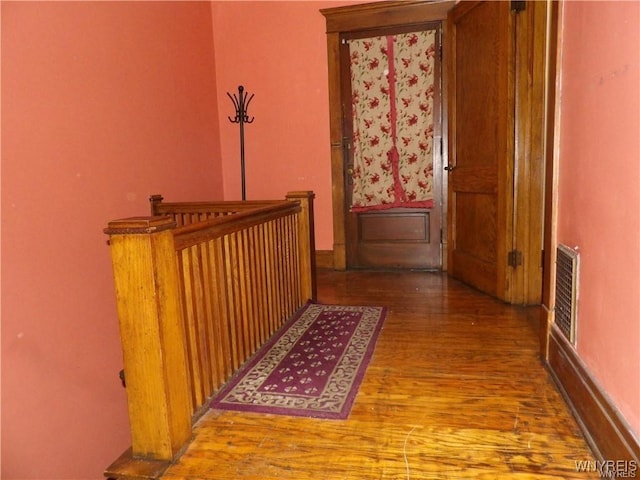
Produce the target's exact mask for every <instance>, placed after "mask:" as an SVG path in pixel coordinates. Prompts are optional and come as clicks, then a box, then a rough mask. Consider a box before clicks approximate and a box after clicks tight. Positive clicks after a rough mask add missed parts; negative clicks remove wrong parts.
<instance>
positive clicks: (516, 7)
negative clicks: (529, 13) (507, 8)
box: [511, 0, 527, 13]
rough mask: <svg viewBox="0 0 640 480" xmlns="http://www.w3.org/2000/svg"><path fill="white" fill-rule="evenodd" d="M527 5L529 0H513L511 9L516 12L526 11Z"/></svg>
mask: <svg viewBox="0 0 640 480" xmlns="http://www.w3.org/2000/svg"><path fill="white" fill-rule="evenodd" d="M526 6H527V2H526V1H525V0H511V11H512V12H515V13H520V12H524V9H525V8H526Z"/></svg>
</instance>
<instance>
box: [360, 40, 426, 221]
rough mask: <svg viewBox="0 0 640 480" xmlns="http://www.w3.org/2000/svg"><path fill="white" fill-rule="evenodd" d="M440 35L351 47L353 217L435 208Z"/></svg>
mask: <svg viewBox="0 0 640 480" xmlns="http://www.w3.org/2000/svg"><path fill="white" fill-rule="evenodd" d="M435 40H436V37H435V30H426V31H422V32H412V33H406V34H399V35H393V36H381V37H373V38H365V39H358V40H350V41H349V51H350V63H351V89H352V95H353V96H352V105H353V162H354V166H353V182H354V183H353V194H352V205H351V211H354V212H358V211H367V210H375V209H386V208H393V207H422V208H431V207H432V206H433V98H434V94H435V86H434V66H435V54H436V43H435Z"/></svg>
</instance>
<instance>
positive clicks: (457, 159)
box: [445, 1, 514, 301]
mask: <svg viewBox="0 0 640 480" xmlns="http://www.w3.org/2000/svg"><path fill="white" fill-rule="evenodd" d="M512 18H513V17H512V13H511V11H510V2H483V1H478V2H462V3H460V4H458V5H457V6H456V7H455V8H454V9H453V10H452V11H451V12H450V14H449V31H450V39H451V41H450V52H449V54H450V60H451V62H450V70H449V88H450V92H451V94H450V97H449V98H450V104H449V120H450V122H449V140H450V144H449V145H450V150H449V162H450V163H449V164H448V165H447V166H446V167H445V168H446V170H447V171H448V175H449V182H448V184H449V202H450V203H449V220H448V222H449V262H448V268H449V272H450V274H451V275H452V276H453V277H455V278H458V279H460V280H462V281H464V282H465V283H468V284H470V285H473V286H475V287H476V288H478V289H479V290H481V291H483V292H486V293H488V294H490V295H493V296H495V297H498V298H500V299H502V300H506V301H509V300H510V298H509V297H510V282H509V275H510V269H509V267H508V264H507V261H508V255H509V251H510V248H511V245H512V235H513V193H514V192H513V162H514V115H513V111H514V110H513V108H514V107H513V105H514V85H513V82H514V77H513V65H514V44H513V42H514V35H513V25H512V23H513V22H512Z"/></svg>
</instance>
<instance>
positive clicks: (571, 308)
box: [555, 245, 580, 345]
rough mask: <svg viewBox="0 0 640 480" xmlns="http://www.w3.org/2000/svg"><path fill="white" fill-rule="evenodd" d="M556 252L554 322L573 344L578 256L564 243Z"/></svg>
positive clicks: (574, 337) (574, 338) (574, 339)
mask: <svg viewBox="0 0 640 480" xmlns="http://www.w3.org/2000/svg"><path fill="white" fill-rule="evenodd" d="M557 254H558V255H557V260H556V267H557V269H556V309H555V323H556V325H557V326H558V328H559V329H560V331H561V332H562V333H563V334H564V336H565V337H567V340H569V342H571V343H572V344H574V345H575V343H576V313H577V312H576V307H577V300H578V267H579V260H580V256H579V255H578V252H576V251H575V250H574V249H572V248H569V247H567V246H565V245H559V246H558V250H557Z"/></svg>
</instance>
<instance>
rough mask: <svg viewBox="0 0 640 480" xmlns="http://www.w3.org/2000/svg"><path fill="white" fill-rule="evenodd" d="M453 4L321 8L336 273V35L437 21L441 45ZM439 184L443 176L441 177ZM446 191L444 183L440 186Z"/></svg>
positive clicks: (339, 244) (341, 185)
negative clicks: (324, 41) (324, 37)
mask: <svg viewBox="0 0 640 480" xmlns="http://www.w3.org/2000/svg"><path fill="white" fill-rule="evenodd" d="M454 5H455V2H454V1H448V0H447V1H443V2H433V1H424V0H406V1H392V2H379V3H371V4H363V5H353V6H346V7H335V8H327V9H322V10H320V12H321V13H322V14H323V15H324V16H325V18H326V25H327V54H328V69H329V128H330V141H331V181H332V185H333V193H332V201H333V267H334V268H335V269H336V270H345V269H346V268H347V252H346V232H345V211H344V202H345V179H344V154H343V153H344V152H343V148H344V145H343V139H342V103H341V85H340V78H341V74H342V69H341V62H340V36H341V34H343V33H349V32H356V31H362V30H377V29H380V28H387V27H401V26H405V25H412V24H422V23H426V22H438V21H439V22H441V24H442V42H443V43H444V42H445V41H446V38H447V37H446V34H447V32H446V19H447V12H448V11H449V10H450V9H451V8H452V7H453V6H454ZM446 93H447V87H446V81H445V76H443V78H442V142H443V146H444V148H443V153H442V155H443V158H442V163H443V165H446V164H447V148H446V145H447V123H448V122H447V100H446V99H447V97H446ZM443 182H446V176H444V175H443ZM442 188H443V190H442V191H443V192H446V188H447V186H446V184H444V185H443V187H442ZM442 202H443V204H442V211H443V212H446V211H447V202H446V196H445V195H443V198H442ZM442 222H443V226H442V228H443V231H445V232H446V228H447V226H446V215H444V214H443V215H442ZM446 258H447V254H446V239H443V270H446Z"/></svg>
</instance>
